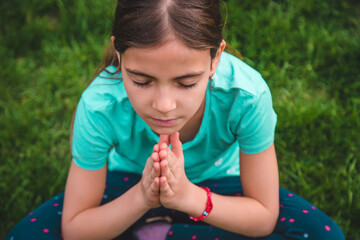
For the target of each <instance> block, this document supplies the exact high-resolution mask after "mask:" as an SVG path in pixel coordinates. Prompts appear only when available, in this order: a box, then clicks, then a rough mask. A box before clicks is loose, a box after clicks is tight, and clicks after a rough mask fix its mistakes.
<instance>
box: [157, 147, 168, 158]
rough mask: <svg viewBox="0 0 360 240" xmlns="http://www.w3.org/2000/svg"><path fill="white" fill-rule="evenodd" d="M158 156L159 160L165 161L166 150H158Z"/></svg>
mask: <svg viewBox="0 0 360 240" xmlns="http://www.w3.org/2000/svg"><path fill="white" fill-rule="evenodd" d="M159 156H160V160H161V161H162V160H165V159H166V158H167V156H168V151H167V149H163V150H160V152H159Z"/></svg>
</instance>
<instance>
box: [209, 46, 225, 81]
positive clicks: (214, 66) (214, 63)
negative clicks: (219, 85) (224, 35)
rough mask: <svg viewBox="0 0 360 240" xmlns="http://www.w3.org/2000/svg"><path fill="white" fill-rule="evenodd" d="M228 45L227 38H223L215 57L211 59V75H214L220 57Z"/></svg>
mask: <svg viewBox="0 0 360 240" xmlns="http://www.w3.org/2000/svg"><path fill="white" fill-rule="evenodd" d="M225 47H226V42H225V40H224V39H223V40H222V41H221V43H220V46H219V48H218V50H217V51H216V55H215V58H214V59H212V60H211V71H210V76H212V75H214V73H215V71H216V68H217V66H218V64H219V62H220V57H221V54H222V53H223V51H224V49H225Z"/></svg>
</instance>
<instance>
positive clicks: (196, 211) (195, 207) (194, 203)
mask: <svg viewBox="0 0 360 240" xmlns="http://www.w3.org/2000/svg"><path fill="white" fill-rule="evenodd" d="M187 196H188V199H187V201H186V203H187V204H186V206H185V211H183V212H185V213H187V214H189V215H190V216H201V215H202V214H203V213H204V210H205V207H206V203H207V200H208V197H207V193H206V191H205V190H204V189H202V188H201V187H199V186H197V185H195V184H192V187H191V191H190V192H189V194H187Z"/></svg>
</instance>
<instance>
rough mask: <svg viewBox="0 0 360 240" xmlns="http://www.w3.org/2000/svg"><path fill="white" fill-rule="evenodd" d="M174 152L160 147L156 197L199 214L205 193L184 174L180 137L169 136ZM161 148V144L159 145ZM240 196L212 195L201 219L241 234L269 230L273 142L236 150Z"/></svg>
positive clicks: (274, 191) (275, 194)
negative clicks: (249, 151) (246, 151)
mask: <svg viewBox="0 0 360 240" xmlns="http://www.w3.org/2000/svg"><path fill="white" fill-rule="evenodd" d="M170 139H171V140H172V142H171V145H172V146H173V148H172V149H173V151H174V154H172V152H171V150H169V149H167V150H166V152H164V151H161V152H160V157H161V159H164V160H162V161H161V174H162V177H161V178H160V201H161V204H162V205H164V206H165V207H169V208H173V209H176V210H179V211H183V212H185V213H187V214H190V215H192V216H200V215H201V214H202V213H203V211H204V209H205V205H206V201H207V196H206V193H205V191H204V190H203V189H201V188H199V187H197V186H196V185H194V184H192V183H190V181H189V180H188V179H187V178H186V175H185V171H184V170H183V168H182V169H181V168H180V165H181V164H182V166H183V156H182V148H181V143H180V141H177V140H176V137H171V138H170ZM162 149H164V146H162ZM240 158H241V161H240V171H241V181H242V186H243V191H244V197H236V196H234V197H232V196H221V195H218V194H213V195H212V201H213V205H214V207H213V210H212V212H211V213H210V215H209V216H208V217H207V218H205V219H204V221H205V222H207V223H209V224H211V225H214V226H217V227H219V228H222V229H225V230H228V231H231V232H236V233H239V234H242V235H247V236H252V237H258V236H265V235H268V234H270V233H271V232H272V231H273V229H274V227H275V224H276V221H277V218H278V212H279V184H278V169H277V160H276V154H275V148H274V145H271V146H270V147H269V148H268V149H266V150H265V151H263V152H261V153H257V154H251V155H247V154H244V153H241V152H240Z"/></svg>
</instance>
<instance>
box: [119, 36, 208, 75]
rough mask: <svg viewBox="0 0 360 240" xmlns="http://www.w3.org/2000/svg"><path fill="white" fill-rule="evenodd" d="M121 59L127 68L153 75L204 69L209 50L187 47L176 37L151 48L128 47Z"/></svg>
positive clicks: (176, 73)
mask: <svg viewBox="0 0 360 240" xmlns="http://www.w3.org/2000/svg"><path fill="white" fill-rule="evenodd" d="M121 60H122V62H123V64H124V66H125V67H127V68H131V69H137V70H141V71H144V72H146V73H148V74H153V75H159V74H167V75H169V74H171V73H172V74H174V75H179V73H182V74H183V73H184V71H186V72H187V71H200V70H202V71H204V70H206V69H207V68H210V63H211V57H210V50H208V49H207V50H198V49H193V48H189V47H188V46H186V45H185V44H183V43H182V42H181V41H179V40H176V39H175V40H170V41H167V42H165V43H164V44H162V45H160V46H156V47H152V48H128V49H127V50H126V51H125V52H124V54H123V55H122V59H121Z"/></svg>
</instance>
